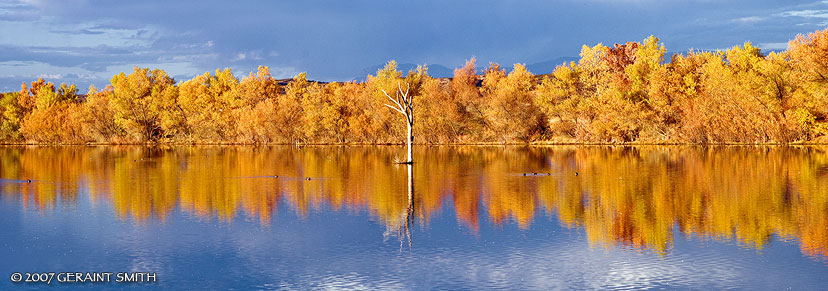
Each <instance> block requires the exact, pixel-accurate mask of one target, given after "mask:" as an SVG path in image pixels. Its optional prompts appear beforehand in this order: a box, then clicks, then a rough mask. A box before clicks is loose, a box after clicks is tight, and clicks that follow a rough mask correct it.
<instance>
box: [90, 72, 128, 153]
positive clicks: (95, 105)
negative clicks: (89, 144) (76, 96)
mask: <svg viewBox="0 0 828 291" xmlns="http://www.w3.org/2000/svg"><path fill="white" fill-rule="evenodd" d="M112 91H113V89H112V87H111V86H107V87H106V88H104V89H103V90H100V91H99V90H98V89H97V88H95V86H89V91H88V92H87V93H86V102H85V103H84V104H83V117H84V121H83V124H84V126H85V128H86V131H87V133H86V134H87V135H88V136H89V137H90V138H91V139H93V140H95V141H98V142H104V143H121V142H124V140H123V139H124V134H125V133H124V129H123V128H121V126H120V125H118V123H117V122H116V121H115V120H116V118H115V108H114V105H113V99H112V94H113V92H112Z"/></svg>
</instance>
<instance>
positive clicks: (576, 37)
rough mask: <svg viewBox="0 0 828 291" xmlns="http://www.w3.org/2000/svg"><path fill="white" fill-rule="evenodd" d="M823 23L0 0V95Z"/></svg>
mask: <svg viewBox="0 0 828 291" xmlns="http://www.w3.org/2000/svg"><path fill="white" fill-rule="evenodd" d="M826 26H828V1H814V0H809V1H799V0H791V1H766V0H756V1H746V0H734V1H726V0H614V1H612V0H581V1H576V0H561V1H532V0H526V1H516V0H501V1H489V0H476V1H471V0H468V1H466V0H459V1H446V0H418V1H413V0H401V1H397V0H387V1H363V0H354V1H316V0H306V1H244V0H239V1H215V0H200V1H168V0H142V1H98V0H54V1H53V0H0V91H4V92H6V91H17V90H19V89H20V84H21V82H31V81H33V80H36V79H37V78H44V79H46V80H47V81H50V82H53V83H55V84H59V83H62V82H65V83H75V84H78V86H79V87H80V88H84V89H81V93H84V92H85V91H86V89H85V88H86V87H88V86H89V85H90V84H94V85H96V86H97V87H99V88H102V87H104V86H106V85H107V84H108V83H109V80H110V79H111V77H112V76H113V75H115V74H117V73H119V72H127V73H129V72H131V71H132V68H133V67H135V66H139V67H149V68H160V69H163V70H165V71H166V72H167V73H169V74H170V75H171V76H173V77H175V79H176V80H177V81H182V80H187V79H190V78H192V77H194V76H196V75H199V74H203V73H205V72H214V71H215V70H216V69H219V68H228V67H229V68H232V69H233V72H234V73H235V74H236V75H237V76H239V77H241V76H245V75H247V74H248V73H249V72H251V71H255V70H256V68H257V67H258V66H259V65H264V66H268V67H270V71H271V73H272V74H273V75H274V76H275V77H277V78H290V77H292V76H294V75H295V74H297V73H300V72H307V73H308V78H309V79H313V80H322V81H348V80H354V79H356V80H363V79H364V78H365V72H366V70H368V71H370V70H371V69H372V68H374V67H376V66H378V65H381V64H384V63H386V62H387V61H389V60H396V61H397V62H399V63H412V64H431V65H434V66H436V65H442V66H445V67H448V68H455V67H459V66H461V65H462V64H463V63H464V62H465V60H467V59H469V58H471V57H476V58H477V60H478V65H479V66H486V65H487V64H488V63H489V62H496V63H499V64H502V65H504V66H510V65H511V64H514V63H523V64H532V63H540V62H544V61H550V60H555V59H558V58H561V57H577V56H578V54H579V52H580V49H581V46H583V45H584V44H587V45H595V44H597V43H604V44H609V45H611V44H613V43H623V42H627V41H640V40H643V39H644V38H646V37H648V36H650V35H655V36H656V37H658V38H660V39H661V40H662V42H663V43H664V44H665V46H666V47H667V50H668V51H670V52H683V51H687V50H689V49H699V50H716V49H727V48H729V47H732V46H735V45H740V44H742V43H744V42H746V41H750V42H752V43H753V44H755V45H757V46H759V47H760V48H762V49H763V50H766V51H767V50H784V49H785V48H786V47H787V42H788V41H789V40H791V39H793V38H794V37H795V36H796V35H797V34H807V33H809V32H813V31H816V30H822V29H825V28H826ZM537 73H545V72H537Z"/></svg>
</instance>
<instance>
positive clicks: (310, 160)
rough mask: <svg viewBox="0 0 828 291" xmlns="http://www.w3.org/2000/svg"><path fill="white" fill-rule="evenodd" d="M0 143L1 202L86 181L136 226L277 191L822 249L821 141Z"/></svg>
mask: <svg viewBox="0 0 828 291" xmlns="http://www.w3.org/2000/svg"><path fill="white" fill-rule="evenodd" d="M0 151H2V154H0V178H2V179H4V180H0V199H19V200H20V201H22V203H21V204H22V205H23V206H24V207H26V208H34V209H37V210H38V211H39V212H41V213H43V215H48V214H49V213H50V212H51V211H53V210H54V209H55V207H56V205H68V206H70V207H71V205H76V204H77V203H78V200H79V196H83V195H86V194H85V193H88V196H89V200H90V201H91V202H92V203H93V204H95V205H99V206H104V207H113V208H114V210H115V211H114V212H115V214H116V215H117V217H118V219H121V220H124V221H129V222H132V223H136V224H142V223H145V222H148V221H162V222H163V221H164V220H165V219H166V217H167V216H168V215H170V213H171V212H174V211H179V209H180V211H183V212H185V213H187V214H189V215H192V216H194V217H196V218H199V219H203V220H213V219H217V220H219V221H222V222H227V223H232V222H233V220H234V219H239V218H240V217H244V218H245V219H254V220H257V221H259V222H260V223H261V224H263V225H265V226H267V225H270V224H272V223H279V222H278V221H274V219H273V218H272V217H273V214H274V212H275V211H276V209H278V207H277V205H278V204H279V203H286V204H287V205H289V209H291V210H292V211H295V213H296V215H297V216H299V217H306V216H307V215H308V214H309V213H310V212H313V211H342V212H367V213H369V214H370V215H371V217H373V218H374V219H375V220H376V221H377V222H378V223H381V224H383V225H385V227H386V229H387V230H388V231H387V232H386V234H387V235H388V236H396V237H397V238H398V239H399V240H400V243H401V247H402V246H403V245H406V244H407V245H408V246H409V247H410V246H411V244H412V239H413V238H412V228H417V226H416V225H415V224H419V228H420V229H427V228H428V223H429V219H430V218H431V217H433V216H434V215H435V214H436V213H439V212H440V211H443V208H447V211H453V212H454V214H456V217H457V219H458V222H457V223H458V224H459V225H461V226H462V227H463V228H465V229H467V230H468V231H469V232H471V233H477V232H478V231H479V229H480V225H479V224H480V221H481V216H484V215H485V216H486V217H487V218H488V219H487V220H485V221H490V222H491V223H493V224H495V225H502V224H507V223H514V224H516V225H518V226H519V227H520V228H522V229H527V230H528V229H531V227H532V222H533V220H535V219H539V217H543V216H555V217H556V218H557V219H558V220H559V221H561V223H563V224H564V225H565V226H566V227H569V228H574V229H584V230H585V232H586V234H587V238H588V240H589V242H590V244H591V245H593V246H594V247H606V248H612V247H617V246H625V247H632V248H638V249H648V250H652V251H654V252H657V253H666V252H669V251H670V249H671V246H672V243H673V241H672V240H673V237H674V231H679V232H680V233H681V234H682V235H684V236H689V237H699V238H702V239H709V240H716V241H721V240H724V241H737V242H739V243H741V244H743V245H745V246H747V247H750V248H755V249H759V250H761V249H762V248H763V247H764V246H765V245H766V244H767V243H768V242H769V241H770V240H771V239H772V237H774V236H778V237H779V238H781V239H783V240H792V241H798V243H799V245H800V248H801V251H802V252H803V253H804V254H806V255H808V256H811V257H818V258H824V257H826V256H828V154H826V152H825V151H824V150H823V149H821V148H811V147H635V148H630V147H550V148H534V147H533V148H530V147H428V148H422V149H420V150H419V151H417V152H416V153H415V155H416V160H417V161H418V162H417V163H415V164H414V165H413V166H410V165H409V166H406V165H397V164H394V163H393V162H392V161H393V160H394V157H395V156H396V155H398V153H399V149H398V148H394V147H305V148H301V149H299V148H296V147H268V148H262V147H157V148H151V147H56V148H26V147H5V148H2V149H0ZM523 173H541V174H540V175H533V174H530V175H526V176H524V175H523ZM547 173H548V174H547ZM576 173H577V175H576ZM415 174H416V175H415ZM28 179H31V180H32V183H23V182H20V180H23V181H25V180H28ZM79 193H83V195H79ZM83 197H85V196H83ZM84 199H85V198H84Z"/></svg>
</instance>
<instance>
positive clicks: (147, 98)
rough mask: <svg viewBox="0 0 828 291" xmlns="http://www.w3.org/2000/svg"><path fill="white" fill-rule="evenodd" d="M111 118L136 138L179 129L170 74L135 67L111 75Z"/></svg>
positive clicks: (165, 134)
mask: <svg viewBox="0 0 828 291" xmlns="http://www.w3.org/2000/svg"><path fill="white" fill-rule="evenodd" d="M111 83H112V88H113V95H112V98H113V101H114V102H113V103H114V105H115V106H114V107H115V120H116V122H117V123H118V125H119V126H121V127H123V128H124V129H125V130H126V131H127V133H128V134H129V135H130V136H131V137H132V138H133V139H134V140H136V141H142V142H144V141H157V140H159V139H161V138H166V137H172V136H174V135H175V134H176V133H186V130H182V126H181V125H182V124H183V123H184V124H185V122H183V116H182V114H181V110H180V107H179V106H178V104H177V99H178V88H176V87H175V86H174V85H175V81H174V80H173V78H171V77H170V76H168V75H167V73H166V72H164V71H163V70H159V69H154V70H152V71H150V70H149V69H148V68H138V67H135V68H134V69H133V72H132V73H131V74H129V75H126V74H124V73H123V72H122V73H120V74H117V75H115V76H114V77H112V80H111Z"/></svg>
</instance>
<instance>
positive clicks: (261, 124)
mask: <svg viewBox="0 0 828 291" xmlns="http://www.w3.org/2000/svg"><path fill="white" fill-rule="evenodd" d="M665 52H666V50H665V48H664V46H663V45H662V44H661V43H660V42H659V40H658V39H657V38H655V37H649V38H647V39H645V40H643V41H641V42H628V43H625V44H615V45H614V46H612V47H607V46H604V45H601V44H598V45H596V46H593V47H589V46H584V47H583V48H582V50H581V55H580V57H581V58H580V60H579V61H578V62H572V63H569V64H562V65H561V66H559V67H558V68H557V69H556V70H555V71H554V73H552V74H550V75H534V74H532V73H531V72H529V71H528V70H527V69H526V67H525V66H523V65H521V64H516V65H515V66H514V69H513V70H512V71H511V72H508V73H507V72H506V70H504V69H502V68H501V67H500V66H499V65H498V64H494V63H493V64H490V65H489V66H488V68H486V69H485V70H482V71H478V70H477V69H476V67H475V65H476V63H475V59H474V58H472V59H471V60H469V61H468V62H466V64H465V65H464V66H463V67H461V68H457V69H456V70H455V71H454V77H453V78H446V79H435V78H432V77H430V76H429V75H428V73H427V68H426V67H425V66H421V67H419V68H417V69H416V70H412V71H410V72H408V74H407V75H404V74H403V73H402V72H400V71H398V70H397V64H396V62H394V61H391V62H389V63H388V64H387V65H386V66H385V68H383V69H381V70H379V71H377V73H376V76H370V75H369V76H368V78H367V79H366V81H365V82H362V83H357V82H346V83H341V82H333V83H321V82H313V81H308V80H307V78H306V75H305V73H302V74H299V75H297V76H296V77H294V78H293V79H292V80H290V81H288V82H280V80H277V79H275V78H273V77H272V76H271V74H270V72H269V69H268V67H264V66H261V67H259V69H258V71H257V72H255V73H250V74H249V75H248V76H246V77H244V78H241V79H238V78H236V77H235V76H234V74H233V73H232V71H231V70H230V69H224V70H216V72H215V73H209V72H208V73H204V74H203V75H200V76H197V77H195V78H193V79H191V80H187V81H183V82H178V83H176V81H175V80H173V78H171V77H170V76H169V75H167V73H165V72H164V71H163V70H159V69H154V70H150V69H142V68H135V69H134V71H133V72H132V73H130V74H125V73H120V74H118V75H116V76H114V77H112V80H111V84H109V85H107V86H106V87H105V88H104V89H102V90H99V89H97V88H95V87H90V88H89V91H88V93H86V94H85V95H82V94H79V93H78V90H77V89H76V88H75V85H65V84H61V85H60V86H55V85H54V84H52V83H48V82H46V81H44V80H42V79H39V80H37V81H35V82H31V83H29V84H26V83H24V84H23V85H22V88H21V90H20V91H19V92H9V93H3V94H2V95H0V110H2V114H1V115H0V142H2V143H48V144H82V143H111V144H122V143H146V142H161V143H239V144H263V143H317V144H323V143H366V144H384V143H401V142H403V141H404V139H405V137H406V134H405V133H406V130H407V128H406V124H405V123H403V122H400V121H399V120H398V117H396V116H395V115H394V113H395V112H393V111H392V110H390V109H388V108H387V107H386V106H384V104H385V102H386V101H387V100H386V99H387V98H386V97H385V96H384V95H383V93H382V92H383V90H385V91H387V92H392V91H393V90H396V89H397V88H398V84H400V83H403V84H407V85H408V86H410V89H411V94H412V96H413V99H414V108H415V110H414V120H415V123H414V132H415V137H414V139H415V142H416V143H526V142H541V143H543V142H552V143H626V142H639V143H792V142H826V141H828V137H826V134H828V29H826V30H823V31H817V32H814V33H811V34H808V35H807V36H806V35H799V36H797V37H796V38H795V39H794V40H792V41H791V42H790V43H789V48H788V50H787V51H784V52H780V53H775V52H772V53H770V54H767V55H765V54H763V53H762V52H761V51H760V50H759V49H758V48H757V47H755V46H753V45H751V44H750V43H745V44H744V45H742V46H736V47H733V48H731V49H729V50H727V51H716V52H709V51H689V52H687V53H686V54H678V55H674V56H672V58H671V59H670V60H665V59H664V56H665Z"/></svg>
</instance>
